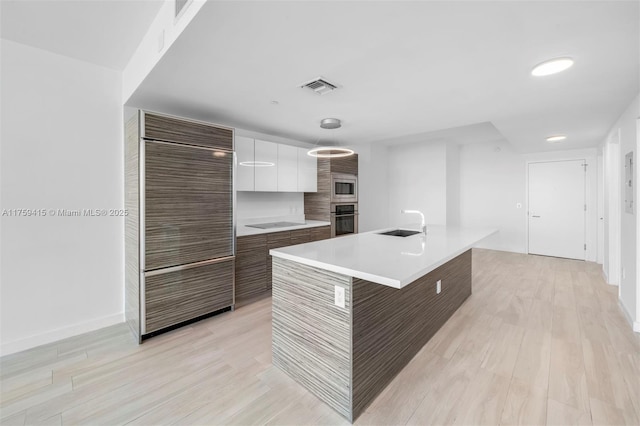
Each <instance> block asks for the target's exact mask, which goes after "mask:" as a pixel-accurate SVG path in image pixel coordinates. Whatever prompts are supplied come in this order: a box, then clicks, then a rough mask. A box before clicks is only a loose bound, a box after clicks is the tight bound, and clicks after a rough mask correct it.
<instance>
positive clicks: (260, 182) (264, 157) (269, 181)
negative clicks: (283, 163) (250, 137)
mask: <svg viewBox="0 0 640 426" xmlns="http://www.w3.org/2000/svg"><path fill="white" fill-rule="evenodd" d="M254 152H255V156H254V161H255V167H254V182H255V187H254V190H255V191H265V192H275V191H277V190H278V167H277V164H278V144H276V143H273V142H267V141H262V140H260V139H255V141H254Z"/></svg>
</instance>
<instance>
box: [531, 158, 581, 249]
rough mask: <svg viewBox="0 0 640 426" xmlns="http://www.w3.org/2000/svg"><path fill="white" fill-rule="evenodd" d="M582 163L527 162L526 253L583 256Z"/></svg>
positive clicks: (573, 161) (579, 161)
mask: <svg viewBox="0 0 640 426" xmlns="http://www.w3.org/2000/svg"><path fill="white" fill-rule="evenodd" d="M584 164H585V161H584V160H570V161H553V162H545V163H530V164H529V253H531V254H541V255H544V256H555V257H566V258H570V259H580V260H584V259H585V249H586V246H585V213H586V212H585V206H586V204H585V175H586V172H585V167H584Z"/></svg>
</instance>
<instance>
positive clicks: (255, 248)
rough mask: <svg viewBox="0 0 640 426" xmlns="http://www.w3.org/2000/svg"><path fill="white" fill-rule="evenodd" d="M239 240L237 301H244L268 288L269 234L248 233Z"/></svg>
mask: <svg viewBox="0 0 640 426" xmlns="http://www.w3.org/2000/svg"><path fill="white" fill-rule="evenodd" d="M237 241H238V244H237V250H236V301H238V300H240V301H242V300H247V299H251V298H253V297H256V296H259V295H261V294H263V293H264V292H265V291H266V289H267V235H266V234H260V235H247V236H245V237H238V240H237Z"/></svg>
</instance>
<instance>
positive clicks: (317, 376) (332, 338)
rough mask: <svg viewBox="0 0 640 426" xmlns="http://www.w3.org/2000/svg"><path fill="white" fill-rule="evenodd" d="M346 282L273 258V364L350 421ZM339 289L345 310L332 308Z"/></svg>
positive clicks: (336, 276) (317, 270) (348, 297)
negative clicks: (342, 291) (335, 287)
mask: <svg viewBox="0 0 640 426" xmlns="http://www.w3.org/2000/svg"><path fill="white" fill-rule="evenodd" d="M350 281H351V278H350V277H347V276H344V275H340V274H336V273H333V272H328V271H325V270H322V269H318V268H314V267H311V266H306V265H302V264H300V263H297V262H292V261H289V260H284V259H280V258H277V257H274V258H273V299H272V304H273V320H272V328H273V345H272V348H273V364H274V365H275V366H277V367H278V368H280V369H282V370H283V371H285V372H286V373H287V374H288V375H289V376H291V377H292V378H293V379H294V380H296V381H297V382H298V383H300V384H302V385H303V386H304V387H305V388H307V389H308V390H309V391H310V392H312V393H313V394H314V395H316V396H317V397H318V398H320V399H321V400H322V401H324V402H325V403H326V404H328V405H329V406H330V407H332V408H333V409H334V410H336V411H337V412H338V413H340V414H341V415H343V416H344V417H346V418H347V419H351V309H350V308H351V298H350V292H349V287H350ZM336 285H337V286H341V287H344V288H345V289H346V290H345V301H346V304H345V308H340V307H337V306H335V305H334V303H333V302H334V286H336Z"/></svg>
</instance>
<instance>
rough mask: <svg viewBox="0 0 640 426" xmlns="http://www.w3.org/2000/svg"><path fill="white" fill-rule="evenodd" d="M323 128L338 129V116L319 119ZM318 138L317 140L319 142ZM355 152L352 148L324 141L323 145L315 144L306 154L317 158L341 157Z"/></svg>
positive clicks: (339, 125) (340, 125)
mask: <svg viewBox="0 0 640 426" xmlns="http://www.w3.org/2000/svg"><path fill="white" fill-rule="evenodd" d="M320 127H321V128H323V129H339V128H340V127H342V123H341V122H340V120H339V119H338V118H325V119H323V120H322V121H320ZM319 141H320V140H318V142H319ZM353 154H355V152H354V151H353V150H352V149H349V148H344V147H341V146H338V144H337V143H336V142H324V143H323V145H319V146H315V147H313V148H312V149H310V150H309V151H308V152H307V155H310V156H311V157H318V158H341V157H349V156H350V155H353Z"/></svg>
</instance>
